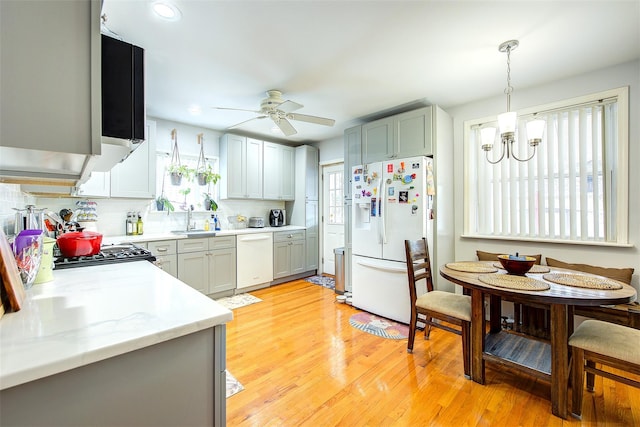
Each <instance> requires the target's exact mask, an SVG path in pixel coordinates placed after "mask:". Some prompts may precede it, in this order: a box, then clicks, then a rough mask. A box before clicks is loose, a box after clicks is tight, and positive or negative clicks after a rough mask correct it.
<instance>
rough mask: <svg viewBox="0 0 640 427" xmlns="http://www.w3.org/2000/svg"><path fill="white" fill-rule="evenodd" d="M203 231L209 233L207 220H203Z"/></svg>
mask: <svg viewBox="0 0 640 427" xmlns="http://www.w3.org/2000/svg"><path fill="white" fill-rule="evenodd" d="M204 231H209V220H208V219H205V220H204Z"/></svg>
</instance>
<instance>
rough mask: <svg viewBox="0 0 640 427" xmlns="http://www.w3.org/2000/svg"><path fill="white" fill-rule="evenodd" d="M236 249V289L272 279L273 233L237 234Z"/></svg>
mask: <svg viewBox="0 0 640 427" xmlns="http://www.w3.org/2000/svg"><path fill="white" fill-rule="evenodd" d="M236 251H237V254H238V261H237V262H236V265H237V283H238V284H237V287H238V289H241V288H248V287H250V286H256V285H260V284H263V283H269V282H271V281H272V280H273V233H251V234H238V235H237V236H236Z"/></svg>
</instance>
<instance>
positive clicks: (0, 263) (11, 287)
mask: <svg viewBox="0 0 640 427" xmlns="http://www.w3.org/2000/svg"><path fill="white" fill-rule="evenodd" d="M0 279H1V280H2V289H1V290H2V298H1V299H2V306H3V309H4V311H5V312H7V313H11V312H13V311H18V310H20V307H22V303H23V302H24V298H25V292H24V286H23V285H22V279H20V272H19V271H18V264H17V263H16V259H15V257H14V256H13V251H12V250H11V246H10V245H9V241H8V240H7V236H6V235H5V234H4V231H2V229H0Z"/></svg>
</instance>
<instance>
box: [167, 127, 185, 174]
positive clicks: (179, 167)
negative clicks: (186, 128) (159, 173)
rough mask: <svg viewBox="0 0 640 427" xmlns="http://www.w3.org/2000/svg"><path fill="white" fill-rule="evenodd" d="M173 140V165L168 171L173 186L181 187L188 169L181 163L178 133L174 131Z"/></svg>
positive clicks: (172, 132) (172, 133)
mask: <svg viewBox="0 0 640 427" xmlns="http://www.w3.org/2000/svg"><path fill="white" fill-rule="evenodd" d="M171 140H172V141H173V148H172V150H171V164H170V165H169V168H168V169H167V170H168V172H169V176H170V177H171V184H172V185H180V183H181V182H182V177H183V176H184V175H185V172H186V169H187V167H186V166H185V165H183V164H182V163H181V162H180V152H179V150H178V131H177V130H176V129H173V130H172V131H171Z"/></svg>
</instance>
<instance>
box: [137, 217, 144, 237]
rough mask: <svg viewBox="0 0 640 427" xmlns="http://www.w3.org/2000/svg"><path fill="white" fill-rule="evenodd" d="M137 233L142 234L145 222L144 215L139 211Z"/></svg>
mask: <svg viewBox="0 0 640 427" xmlns="http://www.w3.org/2000/svg"><path fill="white" fill-rule="evenodd" d="M136 231H137V232H136V234H137V235H139V236H141V235H142V233H143V223H142V216H141V215H140V212H138V221H137V222H136Z"/></svg>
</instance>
